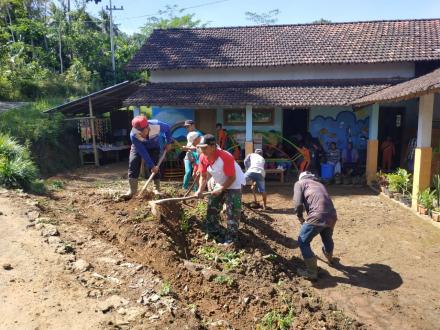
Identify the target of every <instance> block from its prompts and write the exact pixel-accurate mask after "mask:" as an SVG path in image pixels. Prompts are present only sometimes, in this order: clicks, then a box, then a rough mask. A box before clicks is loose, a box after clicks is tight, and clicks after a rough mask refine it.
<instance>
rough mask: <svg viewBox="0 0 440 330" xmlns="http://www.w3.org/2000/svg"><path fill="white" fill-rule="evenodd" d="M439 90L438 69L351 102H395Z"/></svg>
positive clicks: (439, 78) (439, 70) (360, 103)
mask: <svg viewBox="0 0 440 330" xmlns="http://www.w3.org/2000/svg"><path fill="white" fill-rule="evenodd" d="M439 91H440V69H437V70H434V71H432V72H431V73H428V74H426V75H424V76H421V77H418V78H414V79H411V80H408V81H405V82H403V83H400V84H397V85H394V86H391V87H388V88H385V89H383V90H381V91H378V92H375V93H373V94H370V95H367V96H365V97H362V98H359V99H357V100H355V101H354V102H353V104H355V105H357V106H362V105H366V104H372V103H383V102H390V101H393V102H397V101H401V100H407V99H411V98H415V97H419V96H421V95H426V94H429V93H436V92H439Z"/></svg>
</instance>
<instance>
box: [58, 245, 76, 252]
mask: <svg viewBox="0 0 440 330" xmlns="http://www.w3.org/2000/svg"><path fill="white" fill-rule="evenodd" d="M55 252H56V253H59V254H74V253H75V248H74V247H73V246H71V245H69V244H63V245H61V246H59V247H57V248H56V250H55Z"/></svg>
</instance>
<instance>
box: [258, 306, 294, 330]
mask: <svg viewBox="0 0 440 330" xmlns="http://www.w3.org/2000/svg"><path fill="white" fill-rule="evenodd" d="M294 317H295V313H294V310H293V308H290V309H289V311H288V312H287V313H282V312H279V311H276V310H273V311H270V312H268V313H267V314H266V315H265V316H264V317H263V319H262V320H261V322H260V324H259V325H258V326H257V329H258V330H288V329H290V327H291V325H292V322H293V319H294Z"/></svg>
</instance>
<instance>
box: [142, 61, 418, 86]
mask: <svg viewBox="0 0 440 330" xmlns="http://www.w3.org/2000/svg"><path fill="white" fill-rule="evenodd" d="M413 76H414V63H376V64H334V65H295V66H293V65H290V66H281V67H267V68H229V69H203V70H200V69H199V70H192V69H188V70H183V69H180V70H159V71H151V77H150V81H151V82H214V81H259V80H299V79H359V78H397V77H398V78H411V77H413Z"/></svg>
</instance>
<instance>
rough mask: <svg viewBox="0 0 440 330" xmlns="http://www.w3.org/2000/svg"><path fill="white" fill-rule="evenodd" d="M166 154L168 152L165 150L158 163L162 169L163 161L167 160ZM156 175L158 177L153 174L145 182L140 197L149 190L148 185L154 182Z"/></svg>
mask: <svg viewBox="0 0 440 330" xmlns="http://www.w3.org/2000/svg"><path fill="white" fill-rule="evenodd" d="M166 154H167V151H166V150H164V151H163V154H162V156H161V157H160V159H159V162H158V163H157V167H160V165H161V164H162V162H163V160H164V159H165V156H166ZM155 175H156V173H151V175H150V177H149V178H148V180H147V182H145V184H144V186H143V187H142V189H141V191H139V195H138V197H142V195H143V194H144V191H145V189H147V186H148V184H149V183H150V182H151V180H153V178H154V176H155Z"/></svg>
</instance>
